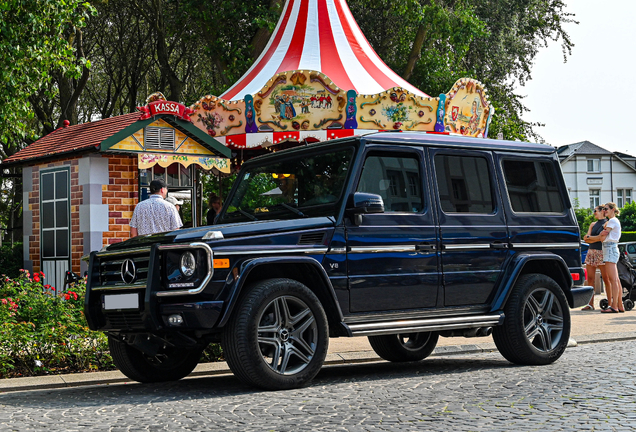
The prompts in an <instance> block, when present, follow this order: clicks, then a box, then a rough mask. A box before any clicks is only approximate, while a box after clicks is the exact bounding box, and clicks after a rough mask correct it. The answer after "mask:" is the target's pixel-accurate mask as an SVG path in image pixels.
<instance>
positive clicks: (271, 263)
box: [218, 257, 346, 336]
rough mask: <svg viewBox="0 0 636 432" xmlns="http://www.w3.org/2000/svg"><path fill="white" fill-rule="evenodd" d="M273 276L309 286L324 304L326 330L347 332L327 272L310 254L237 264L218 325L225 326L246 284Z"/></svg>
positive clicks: (340, 332)
mask: <svg viewBox="0 0 636 432" xmlns="http://www.w3.org/2000/svg"><path fill="white" fill-rule="evenodd" d="M274 278H287V279H293V280H296V281H298V282H300V283H302V284H303V285H305V286H306V287H307V288H309V289H310V290H311V291H312V292H313V293H314V294H315V295H316V296H317V297H318V300H320V303H321V304H322V306H323V309H324V311H325V314H326V315H327V320H328V322H329V332H330V333H332V335H333V336H344V335H346V332H345V331H344V329H343V327H342V325H341V324H342V322H343V314H342V310H341V309H340V305H339V303H338V301H337V298H336V293H335V290H334V288H333V285H332V284H331V281H330V280H329V276H327V273H326V272H325V269H324V268H323V267H322V265H320V263H319V262H318V261H317V260H316V259H314V258H311V257H263V258H255V259H251V260H247V261H244V262H243V263H242V265H241V266H240V267H239V272H238V278H236V279H235V286H234V287H232V291H231V292H232V294H231V296H230V298H229V300H228V305H227V307H226V308H225V311H224V313H223V315H222V316H221V319H220V320H219V323H218V326H219V327H223V326H225V324H226V323H227V321H228V319H229V318H230V315H231V314H232V311H233V310H234V308H235V307H236V305H237V304H238V301H239V299H240V298H241V296H242V295H243V294H244V292H245V290H246V288H247V287H249V286H250V285H252V284H253V283H256V282H257V281H259V280H265V279H274ZM334 332H336V334H333V333H334Z"/></svg>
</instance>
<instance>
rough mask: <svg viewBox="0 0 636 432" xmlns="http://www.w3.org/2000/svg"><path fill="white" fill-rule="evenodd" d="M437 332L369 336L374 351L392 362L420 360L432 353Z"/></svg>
mask: <svg viewBox="0 0 636 432" xmlns="http://www.w3.org/2000/svg"><path fill="white" fill-rule="evenodd" d="M438 339H439V335H438V334H437V333H436V332H419V333H402V334H393V335H380V336H369V343H370V344H371V348H373V351H375V353H376V354H377V355H379V356H380V357H382V358H383V359H384V360H388V361H391V362H409V361H420V360H424V359H425V358H426V357H428V356H429V355H431V353H432V352H433V350H434V349H435V345H437V340H438Z"/></svg>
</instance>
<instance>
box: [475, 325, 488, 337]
mask: <svg viewBox="0 0 636 432" xmlns="http://www.w3.org/2000/svg"><path fill="white" fill-rule="evenodd" d="M491 334H492V327H479V328H478V329H477V337H485V336H490V335H491Z"/></svg>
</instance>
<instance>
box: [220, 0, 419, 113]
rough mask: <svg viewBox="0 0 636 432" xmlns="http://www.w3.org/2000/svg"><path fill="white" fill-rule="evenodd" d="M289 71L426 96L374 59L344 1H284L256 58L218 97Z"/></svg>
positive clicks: (365, 90) (350, 86)
mask: <svg viewBox="0 0 636 432" xmlns="http://www.w3.org/2000/svg"><path fill="white" fill-rule="evenodd" d="M293 70H314V71H318V72H322V73H324V74H325V75H327V76H328V77H329V78H330V79H331V80H332V81H333V82H334V83H335V84H336V85H337V86H338V87H340V88H341V89H343V90H355V91H356V92H357V93H358V94H376V93H380V92H383V91H385V90H388V89H390V88H392V87H403V88H405V89H406V90H408V91H410V92H411V93H414V94H416V95H419V96H425V97H426V96H428V95H427V94H425V93H424V92H422V91H421V90H419V89H417V88H415V87H413V86H412V85H411V84H409V83H408V82H406V81H405V80H404V79H403V78H401V77H400V76H399V75H398V74H396V73H395V72H393V71H392V70H391V69H390V68H389V67H388V66H387V65H386V64H384V62H383V61H382V60H381V59H380V57H378V55H377V54H376V53H375V51H374V50H373V48H371V45H370V44H369V41H367V39H366V38H365V37H364V35H363V34H362V31H361V30H360V27H358V24H357V23H356V21H355V19H354V18H353V15H352V14H351V11H350V10H349V6H347V2H346V0H287V3H286V5H285V9H284V10H283V13H282V15H281V17H280V19H279V20H278V24H277V26H276V29H275V30H274V33H273V34H272V37H271V38H270V40H269V43H268V44H267V47H266V48H265V49H264V50H263V53H262V54H261V56H260V57H259V58H258V60H256V62H255V63H254V64H253V65H252V67H251V68H250V69H249V70H248V71H247V72H246V73H245V75H243V77H241V79H240V80H238V82H236V83H235V84H234V85H233V86H232V87H231V88H230V89H229V90H227V91H226V92H225V93H223V95H221V97H222V98H223V99H226V100H238V99H242V98H243V97H244V96H245V95H246V94H252V95H253V94H256V93H258V92H259V91H260V90H261V89H262V88H263V86H264V85H265V84H266V83H267V81H268V80H269V79H270V78H272V77H273V76H274V75H276V74H277V73H279V72H287V71H293Z"/></svg>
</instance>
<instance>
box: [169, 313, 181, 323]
mask: <svg viewBox="0 0 636 432" xmlns="http://www.w3.org/2000/svg"><path fill="white" fill-rule="evenodd" d="M168 324H170V325H175V326H178V325H181V324H183V317H182V316H181V315H176V314H175V315H170V316H169V317H168Z"/></svg>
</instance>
